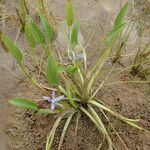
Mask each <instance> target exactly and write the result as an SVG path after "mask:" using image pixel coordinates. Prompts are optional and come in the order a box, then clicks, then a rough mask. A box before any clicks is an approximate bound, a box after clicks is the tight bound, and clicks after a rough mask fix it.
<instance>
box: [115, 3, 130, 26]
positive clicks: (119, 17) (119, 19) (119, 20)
mask: <svg viewBox="0 0 150 150" xmlns="http://www.w3.org/2000/svg"><path fill="white" fill-rule="evenodd" d="M128 9H129V3H128V2H127V3H125V5H124V6H123V7H122V9H121V10H120V12H119V14H118V15H117V17H116V19H115V23H114V28H116V27H117V26H118V25H120V24H122V21H123V17H124V16H125V14H126V12H127V11H128Z"/></svg>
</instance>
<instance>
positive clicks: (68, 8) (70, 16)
mask: <svg viewBox="0 0 150 150" xmlns="http://www.w3.org/2000/svg"><path fill="white" fill-rule="evenodd" d="M66 19H67V24H68V26H71V25H72V24H73V20H74V14H73V8H72V4H71V0H67V3H66Z"/></svg>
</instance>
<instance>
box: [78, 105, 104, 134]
mask: <svg viewBox="0 0 150 150" xmlns="http://www.w3.org/2000/svg"><path fill="white" fill-rule="evenodd" d="M80 110H81V111H82V112H83V113H84V114H86V115H87V116H88V117H89V118H90V120H91V121H92V122H93V123H94V125H95V126H96V127H97V129H98V131H99V132H100V133H101V131H102V128H101V127H100V125H99V124H98V123H97V121H96V120H95V118H94V117H93V116H92V115H91V114H90V113H89V112H88V111H87V110H86V109H84V108H83V107H80Z"/></svg>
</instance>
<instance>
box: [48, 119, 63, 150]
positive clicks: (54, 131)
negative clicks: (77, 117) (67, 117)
mask: <svg viewBox="0 0 150 150" xmlns="http://www.w3.org/2000/svg"><path fill="white" fill-rule="evenodd" d="M62 118H63V116H59V117H58V118H57V119H56V121H55V123H54V125H53V128H52V129H51V132H50V134H49V136H48V138H47V142H46V150H51V146H52V143H53V140H54V136H55V133H56V129H57V127H58V126H59V123H60V121H61V120H62Z"/></svg>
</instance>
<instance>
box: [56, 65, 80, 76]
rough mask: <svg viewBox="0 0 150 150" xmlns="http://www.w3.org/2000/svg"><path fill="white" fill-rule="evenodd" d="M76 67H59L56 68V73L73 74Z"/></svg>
mask: <svg viewBox="0 0 150 150" xmlns="http://www.w3.org/2000/svg"><path fill="white" fill-rule="evenodd" d="M77 69H78V67H76V66H73V65H68V66H59V68H58V72H59V73H64V72H66V73H69V74H73V73H75V72H76V71H77Z"/></svg>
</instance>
